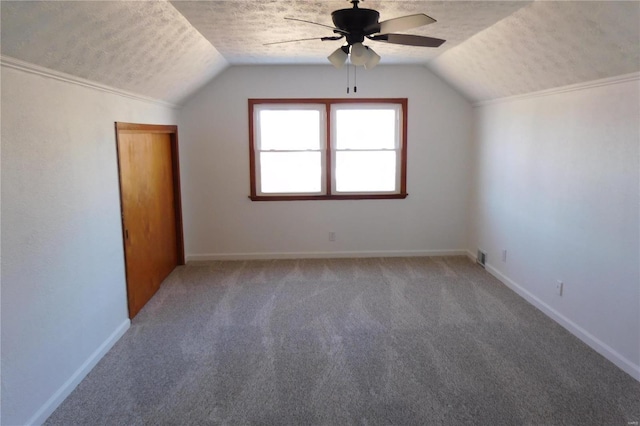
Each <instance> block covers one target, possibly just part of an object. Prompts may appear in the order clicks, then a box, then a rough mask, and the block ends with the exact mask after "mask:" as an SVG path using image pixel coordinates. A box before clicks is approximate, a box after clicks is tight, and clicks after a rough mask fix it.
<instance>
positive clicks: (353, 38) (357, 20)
mask: <svg viewBox="0 0 640 426" xmlns="http://www.w3.org/2000/svg"><path fill="white" fill-rule="evenodd" d="M354 6H355V5H354ZM331 19H332V20H333V24H334V25H335V26H336V28H340V29H341V30H344V31H348V34H346V37H347V43H349V44H350V45H351V44H354V43H362V42H363V41H364V36H365V35H368V34H367V33H366V32H365V29H367V28H372V27H374V26H375V25H376V24H377V23H378V20H379V19H380V14H379V13H378V11H376V10H372V9H360V8H358V7H354V8H353V9H340V10H336V11H334V12H332V13H331Z"/></svg>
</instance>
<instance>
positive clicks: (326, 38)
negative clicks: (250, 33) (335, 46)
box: [262, 35, 344, 46]
mask: <svg viewBox="0 0 640 426" xmlns="http://www.w3.org/2000/svg"><path fill="white" fill-rule="evenodd" d="M343 37H344V36H343V35H340V36H335V37H312V38H299V39H296V40H284V41H272V42H271V43H263V44H262V45H263V46H269V45H271V44H283V43H295V42H296V41H310V40H320V41H327V40H340V39H341V38H343Z"/></svg>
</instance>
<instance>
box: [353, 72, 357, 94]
mask: <svg viewBox="0 0 640 426" xmlns="http://www.w3.org/2000/svg"><path fill="white" fill-rule="evenodd" d="M353 93H358V67H356V66H354V67H353Z"/></svg>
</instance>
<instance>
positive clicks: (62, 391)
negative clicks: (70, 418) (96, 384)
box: [26, 318, 131, 425]
mask: <svg viewBox="0 0 640 426" xmlns="http://www.w3.org/2000/svg"><path fill="white" fill-rule="evenodd" d="M130 326H131V320H130V319H128V318H127V320H126V321H124V322H123V323H122V324H120V326H118V328H116V330H115V331H114V332H113V333H111V336H109V337H108V338H107V339H106V340H105V341H104V342H103V343H102V344H101V345H100V347H98V349H96V351H95V352H94V353H92V354H91V356H89V358H88V359H87V360H86V361H85V362H84V363H83V364H82V365H81V366H80V368H78V369H77V370H76V372H75V373H73V374H72V375H71V377H69V379H68V380H67V381H66V382H65V383H64V384H63V385H62V386H60V388H59V389H58V390H57V391H56V392H55V393H54V394H53V395H52V396H51V398H49V400H48V401H47V402H45V403H44V405H43V406H42V407H40V409H39V410H38V411H36V413H35V414H34V415H33V416H32V417H31V419H29V421H28V422H27V423H26V424H27V425H41V424H43V423H44V422H45V421H46V420H47V418H48V417H49V416H50V415H51V414H53V412H54V411H55V410H56V408H58V406H59V405H60V404H62V401H64V400H65V399H66V398H67V397H68V396H69V394H70V393H71V392H73V390H74V389H75V388H76V386H78V385H79V384H80V382H81V381H82V379H84V378H85V377H86V376H87V374H89V372H90V371H91V370H92V369H93V367H95V366H96V364H97V363H98V361H100V360H101V359H102V357H103V356H105V355H106V353H107V352H109V349H111V348H112V347H113V345H115V344H116V342H117V341H118V340H120V338H121V337H122V336H123V335H124V333H126V331H127V330H128V329H129V327H130Z"/></svg>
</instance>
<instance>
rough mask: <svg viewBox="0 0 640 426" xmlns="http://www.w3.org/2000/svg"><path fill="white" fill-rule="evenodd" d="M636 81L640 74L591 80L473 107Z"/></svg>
mask: <svg viewBox="0 0 640 426" xmlns="http://www.w3.org/2000/svg"><path fill="white" fill-rule="evenodd" d="M636 80H640V72H634V73H630V74H623V75H619V76H616V77H608V78H602V79H599V80H591V81H587V82H584V83H577V84H571V85H568V86H561V87H555V88H553V89H546V90H540V91H538V92H531V93H526V94H524V95H514V96H507V97H504V98H498V99H491V100H487V101H478V102H474V103H473V104H472V105H473V106H474V107H480V106H485V105H493V104H499V103H503V102H514V101H520V100H525V99H532V98H539V97H542V96H550V95H556V94H559V93H567V92H575V91H578V90H585V89H592V88H594V87H602V86H610V85H613V84H620V83H626V82H629V81H636Z"/></svg>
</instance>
